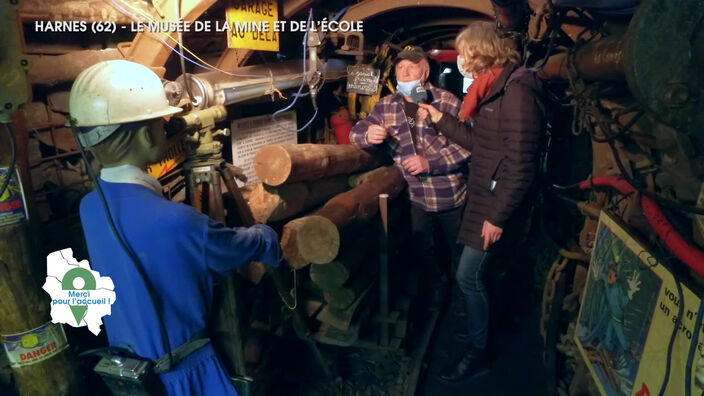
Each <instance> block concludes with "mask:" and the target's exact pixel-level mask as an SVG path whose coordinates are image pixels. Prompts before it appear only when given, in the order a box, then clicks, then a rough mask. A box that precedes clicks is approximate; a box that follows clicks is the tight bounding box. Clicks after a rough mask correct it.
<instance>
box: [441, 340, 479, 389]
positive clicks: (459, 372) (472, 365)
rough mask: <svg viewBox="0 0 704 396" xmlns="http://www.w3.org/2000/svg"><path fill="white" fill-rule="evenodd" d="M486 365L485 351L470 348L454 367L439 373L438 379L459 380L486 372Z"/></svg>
mask: <svg viewBox="0 0 704 396" xmlns="http://www.w3.org/2000/svg"><path fill="white" fill-rule="evenodd" d="M488 367H489V366H488V364H487V356H486V351H485V350H483V349H476V348H471V349H470V350H469V351H468V352H467V353H466V354H465V355H464V356H462V359H460V361H459V363H457V365H456V366H455V367H453V368H451V369H450V370H448V371H447V372H445V373H443V374H441V375H440V379H441V380H443V381H447V382H455V381H460V380H463V379H465V378H470V377H473V376H475V375H477V374H480V373H483V372H486V371H487V370H488Z"/></svg>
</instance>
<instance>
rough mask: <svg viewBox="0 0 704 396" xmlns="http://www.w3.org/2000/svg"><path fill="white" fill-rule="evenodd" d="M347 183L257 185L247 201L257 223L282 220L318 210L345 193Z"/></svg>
mask: <svg viewBox="0 0 704 396" xmlns="http://www.w3.org/2000/svg"><path fill="white" fill-rule="evenodd" d="M346 179H347V177H346V176H342V175H340V176H335V177H332V178H328V179H321V180H316V181H312V182H301V183H292V184H283V185H280V186H277V187H272V186H267V185H265V184H264V183H258V184H256V185H255V186H254V187H253V189H252V192H251V194H250V195H249V197H248V199H247V201H248V203H249V207H250V208H251V209H252V214H253V215H254V218H255V220H256V221H257V222H258V223H268V222H272V221H278V220H283V219H286V218H289V217H292V216H294V215H296V214H298V213H301V212H303V211H304V210H306V209H310V208H313V207H315V206H318V205H320V204H322V203H323V202H325V201H327V200H329V199H330V198H332V197H334V196H335V195H336V194H339V193H341V192H343V191H345V190H346V189H347V180H346Z"/></svg>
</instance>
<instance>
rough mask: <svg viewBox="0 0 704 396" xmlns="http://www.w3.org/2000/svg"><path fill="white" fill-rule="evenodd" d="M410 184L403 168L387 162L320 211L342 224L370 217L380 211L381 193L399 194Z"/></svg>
mask: <svg viewBox="0 0 704 396" xmlns="http://www.w3.org/2000/svg"><path fill="white" fill-rule="evenodd" d="M405 186H406V181H405V180H404V179H403V175H402V174H401V171H400V170H399V169H398V168H397V167H395V166H393V165H392V166H385V167H381V168H378V169H375V170H373V171H371V172H369V173H368V174H367V175H365V176H364V177H363V178H362V181H361V182H360V183H358V185H357V187H355V188H353V189H352V190H349V191H347V192H344V193H342V194H338V195H336V196H335V197H334V198H333V199H331V200H329V201H328V203H326V204H325V206H323V207H322V209H320V211H318V213H316V214H317V215H319V216H323V217H325V218H327V219H329V220H330V221H332V222H333V223H334V224H335V225H336V226H337V227H338V228H344V227H345V226H346V225H348V224H349V223H351V222H353V221H357V220H361V221H364V220H369V219H371V218H372V217H373V216H374V215H376V213H377V212H378V211H379V198H378V197H379V194H388V195H389V198H390V199H393V198H394V197H396V196H397V195H398V194H399V193H400V192H401V191H403V189H404V187H405Z"/></svg>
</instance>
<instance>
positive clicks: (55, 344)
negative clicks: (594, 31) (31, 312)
mask: <svg viewBox="0 0 704 396" xmlns="http://www.w3.org/2000/svg"><path fill="white" fill-rule="evenodd" d="M0 339H1V340H2V344H3V347H4V348H5V353H6V354H7V357H8V360H9V361H10V365H11V366H12V367H23V366H29V365H32V364H35V363H38V362H41V361H43V360H46V359H49V358H50V357H52V356H54V355H56V354H58V353H59V352H61V351H63V350H64V349H66V347H68V341H67V340H66V333H64V328H63V327H62V326H61V325H60V324H54V323H51V322H49V323H47V324H44V325H42V326H39V327H37V328H36V329H32V330H29V331H27V332H24V333H19V334H9V335H0Z"/></svg>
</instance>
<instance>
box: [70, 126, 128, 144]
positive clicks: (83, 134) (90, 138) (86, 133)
mask: <svg viewBox="0 0 704 396" xmlns="http://www.w3.org/2000/svg"><path fill="white" fill-rule="evenodd" d="M120 126H121V125H100V126H95V127H80V128H78V131H79V132H80V133H79V134H78V139H79V140H80V141H81V144H82V145H83V147H92V146H95V145H96V144H98V143H100V142H102V141H103V140H105V139H106V138H107V137H108V136H110V135H112V134H113V132H115V131H117V130H118V129H119V128H120Z"/></svg>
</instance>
